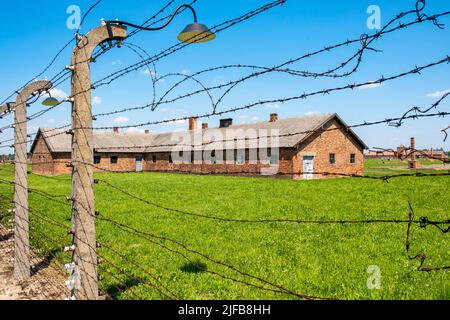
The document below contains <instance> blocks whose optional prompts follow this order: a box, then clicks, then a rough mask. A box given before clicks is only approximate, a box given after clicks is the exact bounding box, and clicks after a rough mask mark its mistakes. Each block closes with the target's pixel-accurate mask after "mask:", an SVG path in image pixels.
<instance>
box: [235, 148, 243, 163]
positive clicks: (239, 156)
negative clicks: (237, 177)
mask: <svg viewBox="0 0 450 320" xmlns="http://www.w3.org/2000/svg"><path fill="white" fill-rule="evenodd" d="M236 159H237V164H244V163H245V150H237V157H236Z"/></svg>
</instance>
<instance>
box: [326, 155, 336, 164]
mask: <svg viewBox="0 0 450 320" xmlns="http://www.w3.org/2000/svg"><path fill="white" fill-rule="evenodd" d="M328 163H329V164H330V165H336V163H337V159H336V153H329V154H328Z"/></svg>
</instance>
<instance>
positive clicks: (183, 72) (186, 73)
mask: <svg viewBox="0 0 450 320" xmlns="http://www.w3.org/2000/svg"><path fill="white" fill-rule="evenodd" d="M181 73H182V74H184V75H190V74H191V73H192V71H191V70H189V69H184V70H183V71H181Z"/></svg>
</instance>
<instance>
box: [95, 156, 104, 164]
mask: <svg viewBox="0 0 450 320" xmlns="http://www.w3.org/2000/svg"><path fill="white" fill-rule="evenodd" d="M101 161H102V157H101V156H94V164H100V162H101Z"/></svg>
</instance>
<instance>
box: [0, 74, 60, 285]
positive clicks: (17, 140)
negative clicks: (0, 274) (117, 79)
mask: <svg viewBox="0 0 450 320" xmlns="http://www.w3.org/2000/svg"><path fill="white" fill-rule="evenodd" d="M51 87H52V83H51V82H50V81H36V82H33V83H31V84H29V85H27V86H26V87H25V88H24V89H23V90H22V91H21V92H19V93H18V95H17V98H16V102H15V103H12V104H8V105H7V106H6V108H7V109H8V110H7V111H10V112H11V111H14V124H13V127H14V271H13V277H14V279H15V280H18V281H22V280H27V279H28V278H30V275H31V270H30V264H31V263H30V244H29V243H30V234H29V215H28V174H27V172H28V166H27V164H28V163H27V162H28V157H27V142H28V133H27V123H28V118H27V107H28V99H29V98H30V96H31V95H32V94H36V93H37V94H40V93H41V92H44V91H48V90H50V88H51ZM4 108H5V107H2V109H4ZM0 113H1V111H0Z"/></svg>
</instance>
